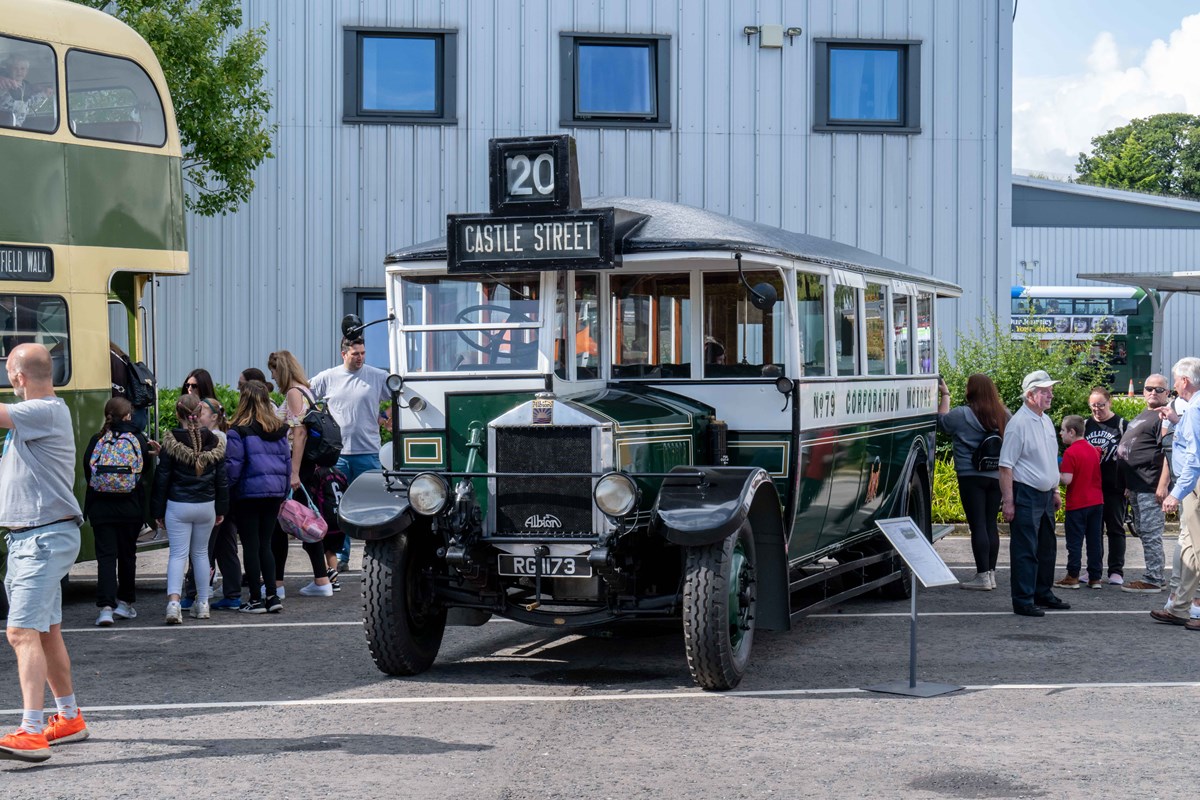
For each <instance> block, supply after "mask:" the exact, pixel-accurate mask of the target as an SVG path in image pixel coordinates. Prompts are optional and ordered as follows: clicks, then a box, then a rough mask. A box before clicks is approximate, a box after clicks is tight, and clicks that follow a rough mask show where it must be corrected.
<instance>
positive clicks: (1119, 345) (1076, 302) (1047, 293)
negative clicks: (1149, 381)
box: [1010, 286, 1154, 392]
mask: <svg viewBox="0 0 1200 800" xmlns="http://www.w3.org/2000/svg"><path fill="white" fill-rule="evenodd" d="M1011 310H1012V317H1011V322H1010V325H1011V330H1012V335H1013V336H1016V337H1028V336H1034V337H1037V338H1038V339H1039V340H1040V341H1042V342H1044V343H1046V344H1047V345H1048V344H1049V343H1050V342H1053V341H1063V340H1067V341H1091V342H1092V347H1093V349H1094V351H1095V355H1096V356H1097V357H1098V356H1100V355H1101V353H1103V354H1104V355H1106V356H1107V357H1108V363H1109V364H1110V365H1111V367H1112V379H1111V381H1110V383H1111V388H1112V389H1113V390H1114V391H1121V392H1124V391H1125V390H1126V389H1127V388H1128V386H1129V382H1130V381H1134V382H1135V383H1136V384H1137V385H1138V386H1140V385H1141V382H1142V380H1144V379H1145V377H1146V376H1147V375H1149V374H1150V373H1151V371H1152V370H1151V360H1152V359H1151V357H1152V355H1153V353H1151V343H1152V340H1153V333H1154V308H1153V304H1152V303H1151V302H1150V296H1149V295H1148V294H1147V293H1146V292H1145V291H1143V290H1142V289H1137V288H1134V287H1131V286H1014V287H1012V309H1011Z"/></svg>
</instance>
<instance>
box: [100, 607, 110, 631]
mask: <svg viewBox="0 0 1200 800" xmlns="http://www.w3.org/2000/svg"><path fill="white" fill-rule="evenodd" d="M112 624H113V610H112V606H105V607H104V608H102V609H100V614H99V616H97V617H96V626H97V627H100V628H107V627H108V626H110V625H112Z"/></svg>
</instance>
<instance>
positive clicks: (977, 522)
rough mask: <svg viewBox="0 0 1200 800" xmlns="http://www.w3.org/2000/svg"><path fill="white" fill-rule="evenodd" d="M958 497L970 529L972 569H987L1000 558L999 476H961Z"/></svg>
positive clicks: (991, 567)
mask: <svg viewBox="0 0 1200 800" xmlns="http://www.w3.org/2000/svg"><path fill="white" fill-rule="evenodd" d="M958 496H959V498H960V499H961V500H962V507H963V514H964V515H965V516H966V518H967V525H968V527H970V529H971V552H972V553H973V554H974V556H975V571H976V572H990V571H991V570H994V569H995V568H996V559H998V558H999V557H1000V528H999V525H998V524H997V522H996V515H997V514H999V513H1000V479H999V478H989V477H987V476H984V475H960V476H959V478H958Z"/></svg>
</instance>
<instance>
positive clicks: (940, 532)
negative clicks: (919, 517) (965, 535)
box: [933, 525, 954, 542]
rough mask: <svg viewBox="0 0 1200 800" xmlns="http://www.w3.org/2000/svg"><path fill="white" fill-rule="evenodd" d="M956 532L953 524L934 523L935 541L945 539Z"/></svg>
mask: <svg viewBox="0 0 1200 800" xmlns="http://www.w3.org/2000/svg"><path fill="white" fill-rule="evenodd" d="M952 533H954V526H953V525H934V526H933V541H935V542H936V541H940V540H941V539H945V538H946V537H947V536H949V535H950V534H952Z"/></svg>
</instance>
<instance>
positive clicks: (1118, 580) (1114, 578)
mask: <svg viewBox="0 0 1200 800" xmlns="http://www.w3.org/2000/svg"><path fill="white" fill-rule="evenodd" d="M1108 582H1109V583H1110V584H1112V585H1113V586H1120V585H1121V584H1123V583H1125V579H1124V578H1122V577H1121V576H1120V575H1118V574H1117V573H1115V572H1114V573H1112V574H1111V575H1109V576H1108Z"/></svg>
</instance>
